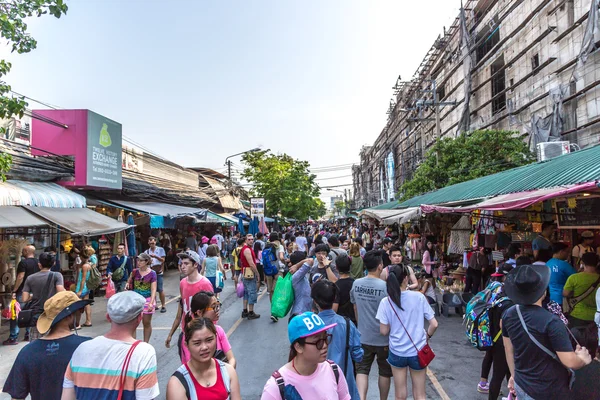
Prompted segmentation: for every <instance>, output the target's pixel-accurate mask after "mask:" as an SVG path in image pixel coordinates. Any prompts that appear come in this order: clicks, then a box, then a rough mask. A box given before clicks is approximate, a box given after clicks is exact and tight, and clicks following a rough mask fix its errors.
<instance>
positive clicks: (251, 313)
mask: <svg viewBox="0 0 600 400" xmlns="http://www.w3.org/2000/svg"><path fill="white" fill-rule="evenodd" d="M257 318H260V314H256V313H255V312H254V311H250V312H249V313H248V319H257Z"/></svg>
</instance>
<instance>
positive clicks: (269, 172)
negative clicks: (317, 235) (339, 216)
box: [242, 150, 326, 220]
mask: <svg viewBox="0 0 600 400" xmlns="http://www.w3.org/2000/svg"><path fill="white" fill-rule="evenodd" d="M242 162H243V163H244V164H245V165H246V167H245V168H244V171H243V172H242V177H243V178H244V179H246V180H248V181H249V182H250V183H252V184H253V188H252V189H251V190H250V192H251V194H252V195H253V196H256V197H264V198H265V201H266V212H267V215H269V216H282V217H285V218H295V219H298V220H306V219H308V218H309V217H313V218H319V217H321V216H323V215H325V213H326V208H325V203H323V201H322V200H321V199H319V195H320V189H319V186H318V185H317V184H316V183H315V178H316V175H314V174H311V173H310V171H309V169H308V168H309V167H310V164H309V163H308V162H307V161H301V160H296V159H294V158H292V157H290V156H289V155H287V154H272V153H270V152H269V151H268V150H264V151H257V152H252V153H245V154H244V155H243V156H242Z"/></svg>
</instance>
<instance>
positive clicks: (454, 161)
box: [399, 130, 535, 201]
mask: <svg viewBox="0 0 600 400" xmlns="http://www.w3.org/2000/svg"><path fill="white" fill-rule="evenodd" d="M436 155H437V156H436ZM534 161H535V155H534V154H533V153H532V152H531V151H530V150H529V147H528V146H527V144H526V143H525V142H524V141H523V139H522V138H521V137H519V133H518V132H511V131H496V130H481V131H474V132H472V133H471V134H468V135H460V136H458V137H457V138H443V139H441V140H439V141H438V142H437V143H435V144H434V145H433V146H431V148H429V150H428V151H427V154H426V155H425V160H424V162H423V163H422V164H421V165H420V166H419V167H418V168H417V170H416V171H415V173H414V174H413V176H412V178H411V179H410V180H408V181H406V182H404V183H403V184H402V186H400V189H399V199H400V201H403V200H407V199H410V198H412V197H415V196H418V195H420V194H423V193H427V192H430V191H432V190H436V189H441V188H443V187H445V186H450V185H454V184H456V183H460V182H465V181H468V180H471V179H475V178H479V177H482V176H486V175H491V174H495V173H497V172H501V171H505V170H507V169H511V168H516V167H520V166H522V165H526V164H530V163H532V162H534Z"/></svg>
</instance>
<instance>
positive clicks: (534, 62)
mask: <svg viewBox="0 0 600 400" xmlns="http://www.w3.org/2000/svg"><path fill="white" fill-rule="evenodd" d="M539 66H540V55H539V54H538V53H536V54H534V55H533V57H531V69H532V70H533V71H535V70H536V69H538V68H539Z"/></svg>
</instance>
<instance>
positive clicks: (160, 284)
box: [156, 274, 163, 293]
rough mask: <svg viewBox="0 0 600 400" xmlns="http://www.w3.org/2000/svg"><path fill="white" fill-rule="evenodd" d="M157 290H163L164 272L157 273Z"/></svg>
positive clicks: (160, 291) (159, 291)
mask: <svg viewBox="0 0 600 400" xmlns="http://www.w3.org/2000/svg"><path fill="white" fill-rule="evenodd" d="M156 291H157V292H158V293H162V292H163V274H160V275H156Z"/></svg>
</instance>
